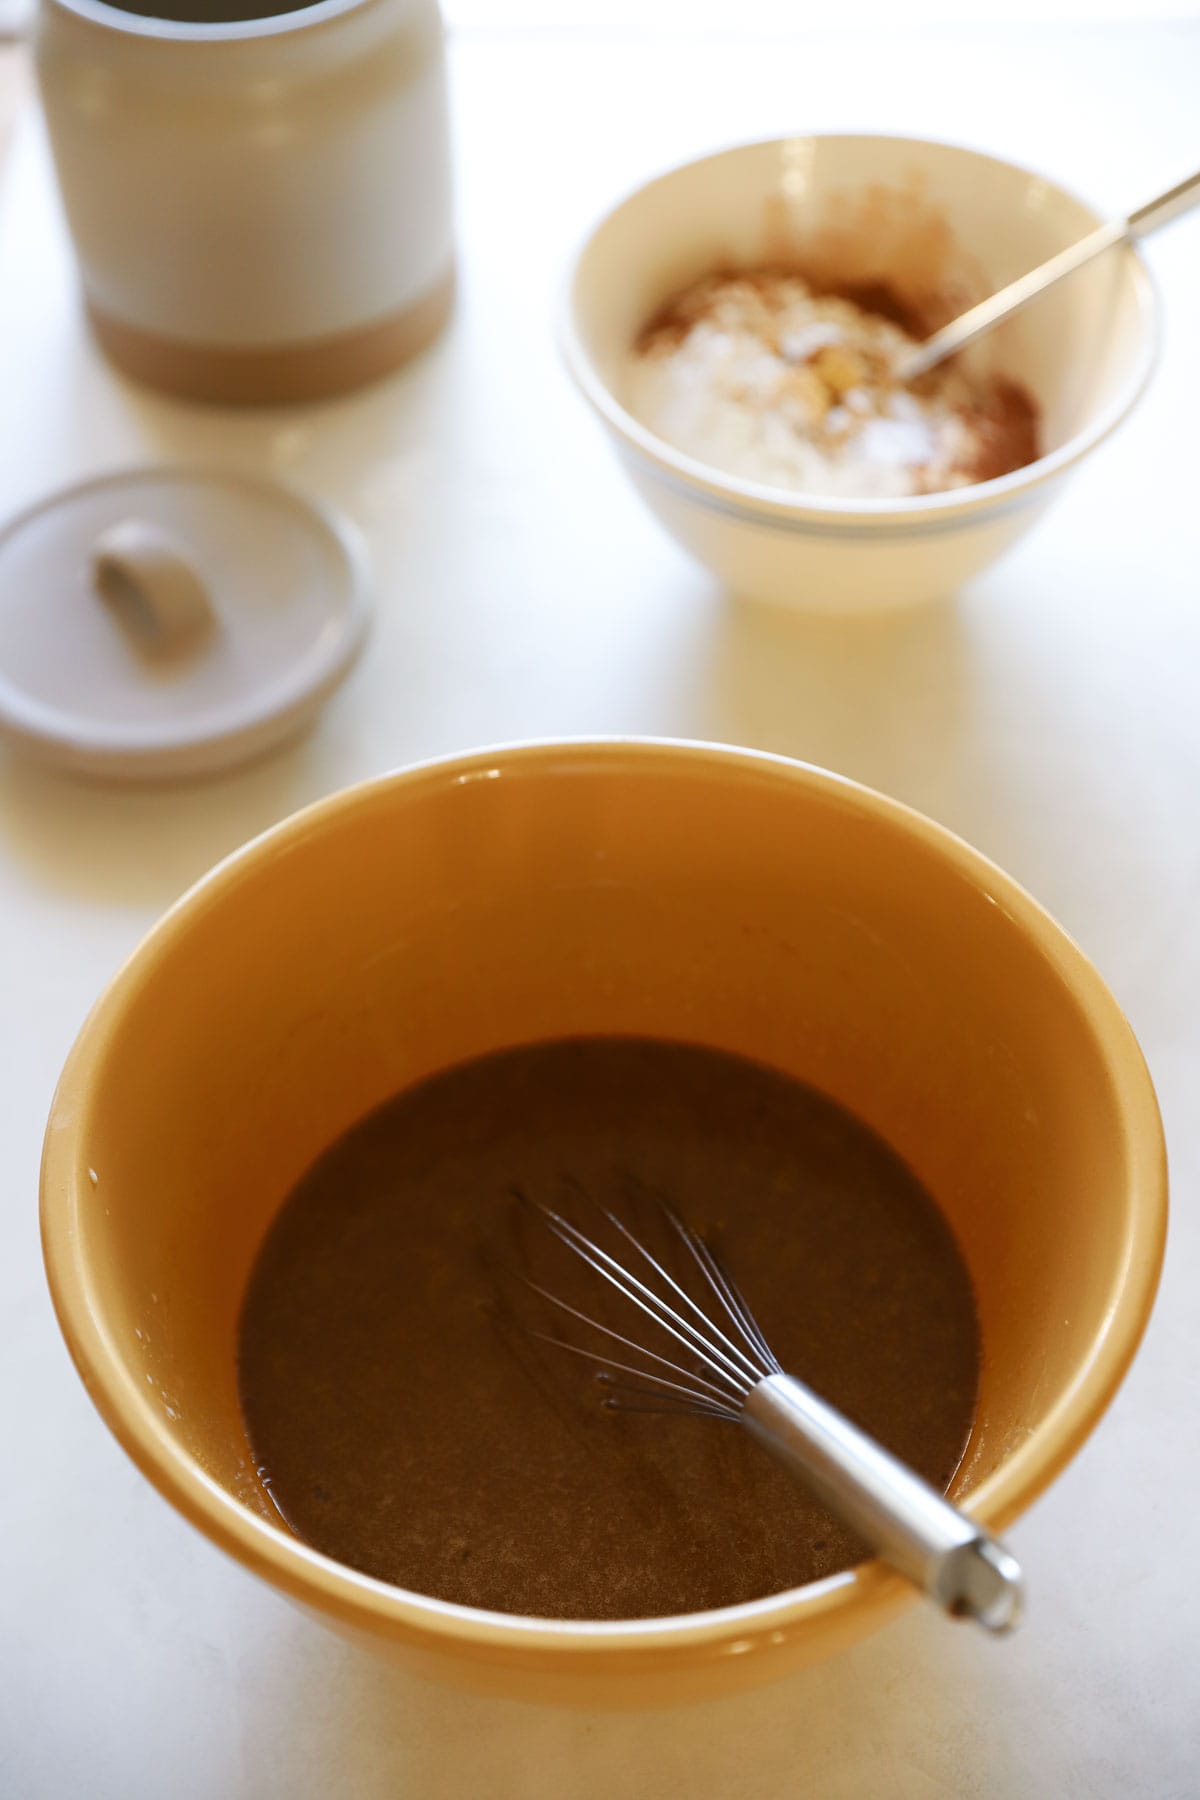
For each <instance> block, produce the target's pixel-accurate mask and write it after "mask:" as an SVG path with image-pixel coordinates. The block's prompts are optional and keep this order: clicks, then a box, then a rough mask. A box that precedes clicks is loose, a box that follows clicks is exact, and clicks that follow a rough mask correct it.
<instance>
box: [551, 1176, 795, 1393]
mask: <svg viewBox="0 0 1200 1800" xmlns="http://www.w3.org/2000/svg"><path fill="white" fill-rule="evenodd" d="M518 1198H519V1199H520V1200H521V1201H522V1203H523V1204H524V1205H525V1206H526V1207H528V1208H529V1209H530V1210H531V1211H532V1212H533V1213H534V1214H535V1215H536V1216H537V1218H538V1219H539V1220H540V1221H541V1223H542V1224H543V1225H545V1226H546V1227H547V1229H548V1230H549V1231H550V1232H552V1233H553V1235H554V1237H555V1238H557V1239H558V1241H559V1243H560V1244H563V1245H564V1246H565V1247H566V1248H567V1249H568V1250H570V1251H571V1252H572V1253H573V1254H574V1255H576V1256H578V1257H579V1258H580V1259H581V1260H582V1261H583V1262H585V1263H586V1264H587V1265H588V1267H589V1268H590V1269H592V1270H593V1271H594V1272H595V1273H596V1274H597V1275H599V1276H601V1277H602V1278H603V1279H604V1281H606V1282H607V1283H608V1284H609V1286H610V1287H612V1288H614V1289H615V1290H616V1292H617V1293H618V1294H620V1295H621V1296H622V1298H623V1299H624V1300H625V1301H627V1302H629V1303H630V1304H631V1305H632V1306H634V1307H636V1308H637V1310H638V1312H639V1313H640V1314H642V1315H643V1316H644V1317H645V1318H647V1319H649V1320H650V1321H651V1322H652V1323H653V1324H654V1325H655V1326H656V1327H657V1328H658V1329H659V1330H660V1331H661V1332H663V1333H665V1334H667V1335H668V1336H669V1337H670V1338H671V1339H673V1340H674V1344H675V1345H676V1346H680V1347H681V1348H682V1350H683V1351H684V1352H685V1353H686V1356H687V1359H688V1360H687V1361H686V1362H681V1361H678V1360H676V1357H677V1356H678V1350H676V1351H674V1353H673V1354H672V1355H670V1356H667V1355H663V1354H661V1353H660V1352H659V1351H657V1350H652V1349H650V1348H648V1347H647V1346H646V1345H645V1344H643V1343H639V1342H638V1341H637V1340H636V1339H634V1338H631V1337H627V1336H626V1335H625V1334H624V1333H623V1332H621V1331H618V1330H616V1329H615V1328H614V1327H612V1326H610V1325H606V1324H604V1323H603V1322H602V1321H601V1320H599V1319H595V1318H592V1317H591V1316H590V1315H589V1314H587V1313H584V1312H581V1311H580V1310H579V1308H578V1307H575V1306H572V1305H571V1304H570V1303H569V1302H568V1301H566V1300H564V1299H562V1298H561V1296H559V1295H557V1294H555V1293H554V1292H552V1291H551V1290H550V1289H548V1288H546V1287H543V1286H541V1285H540V1284H539V1283H537V1282H535V1281H532V1280H530V1279H529V1278H528V1277H527V1276H521V1280H522V1281H523V1282H524V1283H525V1285H526V1286H527V1287H528V1288H530V1289H531V1290H532V1291H533V1292H534V1293H536V1294H538V1295H540V1297H541V1298H542V1299H543V1300H545V1301H547V1302H548V1303H549V1304H550V1305H551V1306H553V1307H555V1308H556V1309H557V1310H558V1311H560V1312H562V1313H565V1314H567V1315H569V1316H570V1317H571V1318H573V1319H575V1320H576V1321H577V1322H579V1323H580V1324H582V1325H585V1326H586V1327H587V1328H588V1330H589V1331H592V1332H595V1333H599V1334H600V1335H602V1336H603V1337H605V1338H607V1339H609V1340H610V1341H611V1342H615V1343H617V1344H620V1345H621V1346H622V1347H623V1348H624V1349H625V1350H627V1351H628V1352H630V1353H631V1354H632V1355H633V1356H634V1357H636V1358H637V1361H636V1362H626V1361H623V1360H620V1359H618V1358H617V1357H616V1356H614V1355H612V1354H605V1353H604V1352H601V1351H599V1350H590V1349H587V1348H584V1347H582V1346H581V1345H578V1344H575V1343H572V1342H570V1341H569V1340H567V1339H565V1338H561V1337H557V1336H554V1335H552V1334H551V1333H549V1332H542V1331H532V1332H531V1335H532V1336H534V1337H537V1338H541V1339H542V1340H543V1341H544V1342H547V1343H551V1344H554V1345H556V1346H557V1347H558V1348H559V1349H563V1350H569V1351H571V1352H572V1353H573V1354H574V1355H576V1356H580V1357H583V1358H585V1359H586V1360H587V1361H589V1362H591V1363H594V1364H596V1365H598V1366H599V1368H600V1370H601V1373H600V1375H599V1377H598V1379H600V1380H601V1381H603V1382H605V1383H606V1385H607V1386H608V1388H609V1394H608V1397H607V1399H606V1401H605V1404H606V1405H608V1406H610V1407H619V1408H620V1409H621V1410H622V1411H627V1412H679V1413H700V1414H703V1415H705V1416H707V1417H715V1418H724V1419H731V1420H737V1419H739V1418H740V1417H741V1408H742V1402H743V1401H744V1400H745V1398H746V1395H747V1394H749V1393H750V1391H751V1389H752V1388H753V1387H755V1386H756V1384H757V1383H758V1382H759V1381H761V1380H763V1378H764V1377H765V1376H767V1375H773V1374H779V1373H780V1372H781V1371H780V1367H779V1364H778V1363H777V1362H776V1360H775V1357H774V1356H773V1355H772V1353H771V1350H770V1348H769V1346H768V1344H767V1342H766V1339H765V1338H764V1337H763V1334H762V1332H761V1331H760V1329H759V1327H758V1324H757V1323H756V1321H755V1319H754V1317H753V1315H752V1314H751V1312H750V1309H749V1308H748V1307H747V1305H746V1303H745V1301H744V1300H743V1299H742V1296H741V1294H740V1293H739V1291H738V1289H737V1287H736V1285H735V1284H734V1282H733V1280H732V1278H731V1277H730V1276H729V1274H728V1273H727V1272H726V1270H725V1269H724V1268H723V1267H722V1266H721V1264H720V1262H719V1261H718V1260H717V1258H716V1256H715V1254H714V1253H713V1251H712V1249H711V1248H710V1246H709V1245H708V1244H707V1243H705V1241H704V1239H703V1238H702V1237H700V1236H699V1235H698V1233H696V1232H695V1231H693V1230H692V1229H691V1227H690V1226H689V1225H687V1224H686V1223H685V1222H684V1220H683V1219H682V1218H680V1216H679V1214H678V1213H677V1212H676V1210H675V1208H674V1207H673V1206H671V1205H670V1203H669V1202H668V1201H666V1200H665V1199H663V1198H662V1197H661V1196H659V1195H657V1194H656V1195H652V1196H651V1199H652V1201H653V1204H654V1206H655V1209H656V1211H657V1213H658V1214H659V1216H660V1217H661V1219H662V1220H663V1221H664V1222H665V1225H666V1227H667V1229H668V1231H669V1233H670V1235H671V1237H672V1238H673V1239H674V1240H675V1241H676V1242H678V1244H679V1245H680V1246H681V1248H682V1249H683V1251H684V1252H685V1257H684V1262H685V1267H686V1271H687V1275H694V1276H698V1277H699V1278H700V1281H701V1282H702V1283H703V1292H704V1294H705V1298H706V1305H704V1306H702V1305H701V1304H700V1303H699V1301H698V1300H697V1299H696V1298H695V1297H694V1295H693V1294H691V1293H689V1292H688V1290H687V1287H686V1286H685V1285H684V1282H683V1281H681V1280H677V1279H676V1278H675V1276H674V1275H672V1274H671V1272H670V1270H669V1269H668V1268H667V1267H666V1266H665V1264H664V1262H663V1260H661V1259H660V1257H658V1256H656V1255H655V1254H654V1253H653V1251H651V1250H650V1249H649V1248H648V1247H647V1245H646V1243H645V1242H644V1241H643V1240H642V1238H640V1237H639V1236H637V1235H636V1234H635V1233H634V1232H633V1231H632V1230H631V1229H630V1227H629V1226H628V1225H627V1224H626V1223H625V1221H624V1220H623V1219H621V1218H619V1217H618V1216H617V1214H616V1213H614V1212H612V1211H611V1210H610V1209H609V1208H608V1207H606V1206H603V1205H601V1204H600V1202H599V1201H594V1200H593V1201H592V1202H591V1204H592V1205H593V1206H594V1207H595V1209H596V1211H597V1212H598V1213H599V1214H600V1215H601V1216H602V1217H603V1218H604V1219H605V1220H606V1221H607V1222H608V1224H609V1226H610V1227H611V1228H612V1229H613V1230H614V1231H615V1232H616V1233H618V1234H619V1236H620V1237H621V1238H622V1239H623V1240H624V1242H625V1243H626V1244H627V1245H628V1247H629V1249H630V1250H631V1251H632V1252H634V1254H635V1255H636V1257H637V1258H638V1263H637V1265H636V1266H637V1267H638V1268H639V1270H640V1271H641V1274H635V1273H634V1272H633V1269H632V1268H630V1267H628V1266H627V1265H626V1263H625V1262H623V1261H620V1260H618V1258H617V1257H615V1256H613V1255H612V1254H611V1253H610V1252H609V1251H607V1250H605V1249H604V1248H603V1246H602V1245H601V1244H599V1243H597V1242H596V1240H595V1238H593V1237H591V1236H589V1235H588V1233H587V1232H585V1231H583V1230H582V1229H581V1228H580V1226H578V1225H576V1224H575V1223H574V1222H573V1221H572V1220H570V1219H568V1218H566V1217H564V1216H563V1214H561V1213H559V1212H556V1211H555V1210H554V1209H553V1208H552V1207H549V1206H546V1205H544V1204H542V1203H541V1202H539V1201H535V1200H531V1199H530V1198H529V1197H528V1195H526V1194H524V1193H518ZM643 1276H644V1277H645V1278H644V1279H643ZM685 1279H686V1276H685ZM714 1300H715V1301H716V1303H717V1306H718V1307H719V1309H720V1311H719V1313H718V1314H717V1317H714V1316H713V1313H714V1311H715V1310H716V1309H715V1308H714V1307H713V1306H712V1302H713V1301H714ZM722 1320H723V1321H724V1324H722V1322H721V1321H722ZM725 1326H728V1328H729V1329H725ZM650 1364H653V1365H654V1366H653V1367H650V1366H648V1365H650ZM660 1370H661V1371H667V1373H660ZM627 1378H630V1379H627Z"/></svg>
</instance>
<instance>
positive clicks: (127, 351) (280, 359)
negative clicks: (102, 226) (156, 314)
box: [86, 268, 455, 406]
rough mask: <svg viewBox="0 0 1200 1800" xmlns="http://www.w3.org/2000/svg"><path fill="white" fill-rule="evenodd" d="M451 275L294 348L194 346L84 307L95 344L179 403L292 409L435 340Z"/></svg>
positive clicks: (347, 387)
mask: <svg viewBox="0 0 1200 1800" xmlns="http://www.w3.org/2000/svg"><path fill="white" fill-rule="evenodd" d="M454 289H455V277H454V270H453V268H450V269H449V270H447V272H446V273H445V274H444V275H443V276H442V277H441V279H440V280H439V281H438V282H437V283H436V284H435V286H434V287H432V288H431V289H430V290H429V291H428V292H427V293H426V294H424V295H423V296H422V298H421V299H419V300H418V301H417V302H416V303H415V304H414V305H411V306H407V307H405V308H404V309H403V310H402V311H401V312H397V313H392V314H391V315H389V317H388V318H386V319H381V320H379V321H377V322H376V323H375V324H373V325H367V326H364V327H362V328H360V329H357V330H354V331H347V332H338V333H337V334H335V335H333V336H330V337H320V338H309V339H307V340H302V341H300V342H293V343H290V344H274V345H250V346H245V347H242V346H237V345H226V344H189V343H185V342H183V341H182V340H180V339H177V338H164V337H158V336H157V335H155V334H154V333H152V332H148V331H142V330H141V329H140V328H139V327H136V326H131V325H124V324H122V323H121V322H120V320H118V319H114V318H113V317H112V316H111V314H109V313H106V312H105V311H104V309H103V308H102V307H99V306H97V305H95V304H94V303H93V302H92V301H91V300H88V301H87V303H86V304H87V312H88V317H89V319H90V321H91V326H92V330H93V332H94V333H95V336H96V339H97V342H98V343H99V344H100V347H101V349H102V350H103V351H104V353H105V355H106V356H107V357H108V358H109V360H110V361H111V362H112V363H114V364H115V366H116V367H117V368H118V369H120V370H121V372H122V373H123V374H125V375H129V376H131V377H132V378H133V379H134V380H135V381H140V382H143V383H144V384H145V385H146V386H148V387H153V388H157V389H159V391H160V392H162V393H166V394H172V395H174V396H175V397H176V398H177V399H180V400H200V401H207V402H208V403H209V404H210V405H213V406H294V405H298V404H300V403H301V402H303V401H307V400H325V399H330V398H332V397H333V396H334V395H336V394H345V393H349V392H351V391H352V390H353V389H355V388H359V387H365V386H366V385H367V384H368V383H369V382H372V381H377V380H379V379H380V378H381V377H382V376H384V375H390V374H391V373H392V372H393V371H394V370H396V369H398V368H400V367H401V365H402V364H404V363H406V362H408V361H409V360H410V359H411V358H412V357H414V356H416V355H417V354H418V353H419V352H420V351H421V350H424V349H425V348H427V346H428V345H429V344H431V343H432V342H433V340H434V339H435V338H436V337H437V336H438V334H439V333H440V332H441V330H442V328H443V326H444V325H445V323H446V321H447V319H448V318H449V317H450V313H451V310H452V308H453V304H454Z"/></svg>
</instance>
